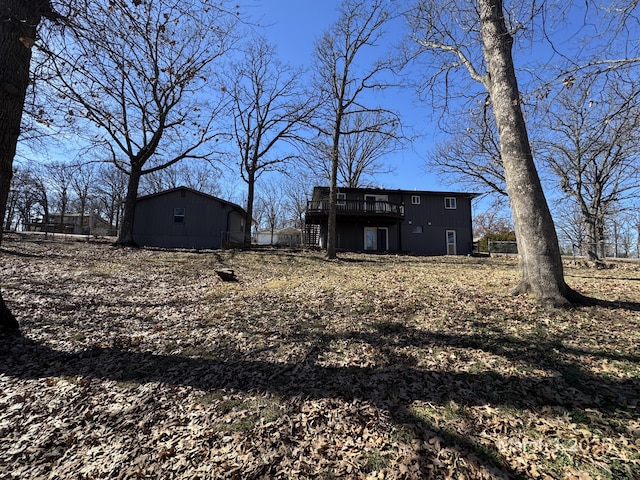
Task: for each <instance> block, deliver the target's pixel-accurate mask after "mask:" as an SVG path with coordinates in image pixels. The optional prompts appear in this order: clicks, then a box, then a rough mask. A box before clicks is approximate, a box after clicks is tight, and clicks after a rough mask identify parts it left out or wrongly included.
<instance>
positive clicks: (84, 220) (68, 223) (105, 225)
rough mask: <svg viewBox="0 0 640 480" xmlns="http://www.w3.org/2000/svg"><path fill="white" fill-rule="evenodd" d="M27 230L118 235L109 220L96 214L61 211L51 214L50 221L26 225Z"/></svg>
mask: <svg viewBox="0 0 640 480" xmlns="http://www.w3.org/2000/svg"><path fill="white" fill-rule="evenodd" d="M25 230H27V231H38V232H45V231H46V232H58V233H71V234H76V235H112V236H113V235H116V234H117V232H116V229H115V228H114V226H113V225H111V224H110V223H109V222H107V221H106V220H104V219H103V218H101V217H100V216H99V215H95V214H92V213H90V214H80V213H65V214H64V217H63V216H62V215H61V214H60V213H52V214H50V215H49V222H48V223H47V224H46V225H45V224H44V223H43V222H42V221H39V222H32V223H28V224H26V225H25Z"/></svg>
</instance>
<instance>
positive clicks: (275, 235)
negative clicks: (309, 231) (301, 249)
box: [256, 227, 302, 247]
mask: <svg viewBox="0 0 640 480" xmlns="http://www.w3.org/2000/svg"><path fill="white" fill-rule="evenodd" d="M256 243H257V244H258V245H279V246H288V247H292V246H295V245H300V244H301V243H302V230H300V229H298V228H293V227H287V228H280V229H275V230H273V232H271V230H262V231H260V232H257V233H256Z"/></svg>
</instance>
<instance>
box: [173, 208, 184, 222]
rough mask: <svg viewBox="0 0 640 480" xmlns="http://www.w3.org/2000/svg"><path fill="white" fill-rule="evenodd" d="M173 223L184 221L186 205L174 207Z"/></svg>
mask: <svg viewBox="0 0 640 480" xmlns="http://www.w3.org/2000/svg"><path fill="white" fill-rule="evenodd" d="M173 223H184V207H178V208H174V209H173Z"/></svg>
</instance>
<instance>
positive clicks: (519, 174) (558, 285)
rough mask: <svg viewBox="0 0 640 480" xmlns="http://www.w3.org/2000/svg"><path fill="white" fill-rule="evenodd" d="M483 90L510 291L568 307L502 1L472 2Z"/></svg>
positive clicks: (574, 296)
mask: <svg viewBox="0 0 640 480" xmlns="http://www.w3.org/2000/svg"><path fill="white" fill-rule="evenodd" d="M478 6H479V8H480V23H481V33H482V41H483V49H484V56H485V60H486V65H487V73H486V75H485V80H484V82H485V87H486V88H487V91H488V92H489V95H490V97H491V101H492V105H493V111H494V115H495V118H496V124H497V126H498V132H499V136H500V148H501V156H502V161H503V164H504V170H505V179H506V184H507V192H508V195H509V200H510V203H511V212H512V215H513V221H514V226H515V231H516V240H517V243H518V253H519V255H520V268H521V270H522V278H521V280H520V282H519V284H518V285H517V286H516V287H515V289H514V290H513V292H512V293H514V294H521V293H531V294H533V295H534V296H535V297H536V298H537V299H538V300H539V301H540V302H542V303H543V304H545V305H547V306H551V307H556V306H563V305H568V304H569V303H570V302H571V301H573V300H578V298H579V297H580V296H579V295H578V294H576V292H574V291H573V290H571V289H570V288H569V287H568V286H567V284H566V283H565V281H564V269H563V265H562V257H561V255H560V248H559V246H558V238H557V236H556V231H555V227H554V224H553V219H552V217H551V212H550V211H549V207H548V205H547V201H546V199H545V197H544V193H543V190H542V184H541V182H540V178H539V176H538V172H537V170H536V167H535V164H534V161H533V155H532V153H531V146H530V143H529V138H528V134H527V128H526V124H525V121H524V116H523V114H522V110H521V107H520V94H519V90H518V85H517V80H516V75H515V69H514V66H513V57H512V55H511V48H512V44H513V39H512V37H511V35H510V34H509V32H508V31H507V28H506V23H505V19H504V13H503V5H502V0H478Z"/></svg>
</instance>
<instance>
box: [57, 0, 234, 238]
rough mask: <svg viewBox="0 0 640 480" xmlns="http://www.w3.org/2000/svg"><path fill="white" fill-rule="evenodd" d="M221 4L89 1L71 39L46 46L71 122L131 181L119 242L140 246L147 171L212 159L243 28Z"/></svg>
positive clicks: (176, 0) (178, 0)
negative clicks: (223, 71) (223, 72)
mask: <svg viewBox="0 0 640 480" xmlns="http://www.w3.org/2000/svg"><path fill="white" fill-rule="evenodd" d="M221 5H223V4H221V3H219V2H214V1H213V0H211V1H208V0H198V1H196V0H157V1H150V0H140V1H137V0H136V1H130V0H110V1H108V2H107V1H98V2H90V1H88V0H87V1H82V2H78V4H77V10H76V11H75V12H74V13H73V22H72V27H73V28H70V29H69V30H68V31H67V33H68V35H66V36H65V37H63V38H62V39H61V37H53V38H52V39H51V41H50V45H48V49H47V53H48V54H49V55H50V57H51V60H52V62H51V64H52V65H53V69H54V70H53V72H52V78H53V84H54V85H55V87H56V88H57V90H58V91H59V92H60V95H61V96H62V97H64V99H67V100H69V101H70V104H69V106H68V107H67V108H66V110H65V112H66V118H67V120H69V121H74V122H78V123H79V124H82V125H83V126H85V128H86V129H87V130H88V131H89V133H90V134H91V140H90V146H89V148H90V150H93V151H95V150H97V151H99V152H100V155H104V156H105V157H107V158H109V159H110V161H111V162H113V163H114V165H116V166H117V167H118V168H120V169H121V170H122V171H123V172H126V174H127V175H128V185H127V195H126V198H125V203H124V214H123V218H122V222H121V228H120V235H119V237H118V242H117V243H118V244H120V245H133V244H134V240H133V222H134V214H135V205H136V197H137V194H138V187H139V184H140V178H141V177H142V175H145V174H148V173H151V172H153V171H156V170H161V169H163V168H166V167H168V166H170V165H173V164H175V163H177V162H178V161H180V160H183V159H186V158H192V159H205V158H208V157H210V156H211V155H212V151H211V149H209V148H207V144H208V143H209V142H210V141H211V140H212V139H214V138H215V137H216V136H217V135H218V133H217V131H216V127H215V125H214V121H215V120H217V117H218V114H219V112H220V108H221V107H222V105H221V103H219V102H218V103H216V102H217V99H216V97H215V95H214V94H215V91H212V90H211V89H210V82H211V81H212V80H213V75H212V73H213V67H214V64H215V62H216V60H217V59H219V58H220V57H221V56H222V55H223V54H224V53H225V52H226V51H227V50H228V49H229V48H230V47H231V45H232V43H233V41H234V38H233V33H234V26H235V23H236V20H235V15H233V13H232V12H228V11H225V10H224V9H223V7H222V6H221ZM59 39H61V40H60V41H59V42H56V40H59Z"/></svg>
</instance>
